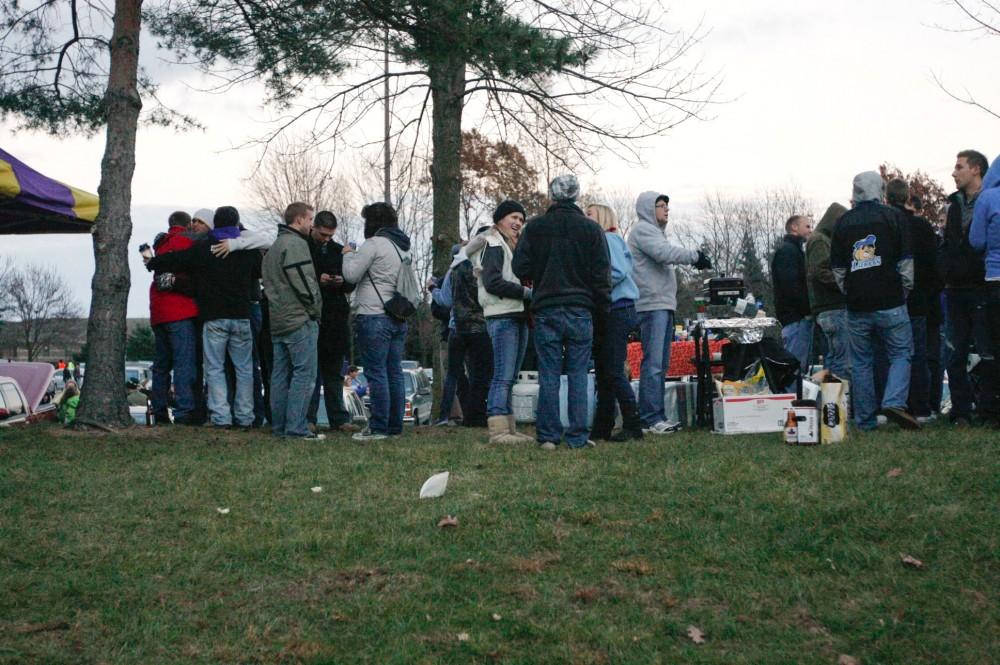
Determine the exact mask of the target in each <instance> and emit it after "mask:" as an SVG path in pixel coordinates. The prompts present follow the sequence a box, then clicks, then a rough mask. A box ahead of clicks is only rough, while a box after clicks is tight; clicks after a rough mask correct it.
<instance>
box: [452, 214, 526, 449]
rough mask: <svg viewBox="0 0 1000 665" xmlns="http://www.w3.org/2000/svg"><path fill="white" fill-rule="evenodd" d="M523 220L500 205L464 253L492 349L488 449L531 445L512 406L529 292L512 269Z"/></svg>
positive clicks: (488, 404) (522, 357)
mask: <svg viewBox="0 0 1000 665" xmlns="http://www.w3.org/2000/svg"><path fill="white" fill-rule="evenodd" d="M524 215H525V213H524V207H523V206H522V205H521V204H520V203H518V202H517V201H509V200H508V201H504V202H503V203H501V204H500V205H499V206H497V208H496V210H495V211H494V212H493V228H492V229H490V230H489V231H487V232H486V233H484V234H482V235H480V236H476V238H475V239H473V241H472V242H470V244H469V246H468V247H467V248H466V251H467V254H468V255H469V256H470V257H471V258H472V261H473V264H474V265H475V267H476V272H477V274H478V275H479V304H480V305H481V306H482V308H483V314H484V316H485V318H486V330H487V332H489V335H490V341H491V343H492V345H493V380H492V381H491V383H490V391H489V395H488V397H487V398H486V415H487V423H488V426H489V433H490V443H521V442H527V441H533V439H532V438H531V437H529V436H525V435H523V434H518V433H517V431H516V428H515V422H514V410H513V408H512V403H511V395H512V389H513V387H514V381H515V379H516V378H517V372H518V371H519V370H520V369H521V362H522V361H523V360H524V352H525V349H526V348H527V346H528V313H527V308H526V307H525V301H526V300H530V299H531V289H530V288H528V287H525V286H522V285H521V282H520V281H519V280H518V279H517V277H515V276H514V272H513V270H512V269H511V260H512V259H513V257H514V248H515V247H516V246H517V239H518V237H520V235H521V227H522V226H523V225H524ZM484 245H485V246H484ZM480 247H482V249H481V250H480Z"/></svg>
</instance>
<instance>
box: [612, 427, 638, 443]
mask: <svg viewBox="0 0 1000 665" xmlns="http://www.w3.org/2000/svg"><path fill="white" fill-rule="evenodd" d="M641 439H642V430H641V429H637V430H627V429H623V430H621V431H620V432H618V434H615V435H614V436H613V437H611V440H612V441H614V442H615V443H627V442H629V441H639V440H641Z"/></svg>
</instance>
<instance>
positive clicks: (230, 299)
mask: <svg viewBox="0 0 1000 665" xmlns="http://www.w3.org/2000/svg"><path fill="white" fill-rule="evenodd" d="M212 221H213V229H212V231H211V232H210V233H207V234H205V235H204V236H203V237H201V238H200V239H199V240H198V241H197V242H196V243H195V245H194V246H193V247H191V249H188V250H185V251H182V252H171V253H169V254H163V255H160V256H156V257H154V258H152V259H150V261H149V263H147V264H146V269H147V270H156V271H161V272H178V271H180V272H184V271H187V272H190V273H194V275H195V278H196V280H195V300H196V301H197V303H198V311H199V314H200V316H201V320H202V321H203V322H204V326H203V330H202V346H203V348H204V355H205V379H206V382H207V384H208V410H209V413H210V415H211V421H212V425H214V426H215V427H229V426H230V425H232V424H233V423H234V422H235V424H236V425H237V426H239V427H250V426H251V425H252V424H253V419H254V413H253V369H252V366H253V336H252V333H251V331H250V298H249V294H250V289H251V287H252V285H253V281H254V280H256V279H258V278H259V277H260V254H259V253H258V252H255V251H239V252H233V253H232V254H230V255H229V256H228V257H226V258H224V259H221V258H217V257H216V256H215V255H214V254H213V253H212V244H213V243H216V242H219V241H221V240H226V239H231V238H236V237H238V236H239V233H240V228H239V225H240V214H239V212H237V210H236V208H233V207H232V206H223V207H221V208H218V209H217V210H216V211H215V215H214V217H213V220H212ZM227 355H228V357H229V360H230V361H231V362H232V363H233V369H234V370H235V374H236V390H235V393H234V400H233V405H232V407H230V405H229V401H228V394H227V393H228V386H227V382H226V369H225V365H226V357H227Z"/></svg>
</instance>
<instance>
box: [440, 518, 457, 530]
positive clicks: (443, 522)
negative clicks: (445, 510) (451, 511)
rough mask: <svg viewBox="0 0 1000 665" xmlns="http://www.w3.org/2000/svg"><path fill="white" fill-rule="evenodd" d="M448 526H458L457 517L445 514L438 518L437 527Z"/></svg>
mask: <svg viewBox="0 0 1000 665" xmlns="http://www.w3.org/2000/svg"><path fill="white" fill-rule="evenodd" d="M448 526H458V518H457V517H455V516H454V515H445V516H444V517H442V518H441V519H440V520H438V527H440V528H442V529H443V528H445V527H448Z"/></svg>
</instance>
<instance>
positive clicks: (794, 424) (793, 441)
mask: <svg viewBox="0 0 1000 665" xmlns="http://www.w3.org/2000/svg"><path fill="white" fill-rule="evenodd" d="M785 443H787V444H788V445H790V446H797V445H799V421H798V420H797V419H796V417H795V409H789V410H788V415H787V416H785Z"/></svg>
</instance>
